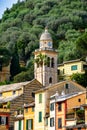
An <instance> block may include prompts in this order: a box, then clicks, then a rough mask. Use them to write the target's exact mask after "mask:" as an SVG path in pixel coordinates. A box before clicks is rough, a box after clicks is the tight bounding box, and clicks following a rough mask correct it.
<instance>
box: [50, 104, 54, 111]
mask: <svg viewBox="0 0 87 130" xmlns="http://www.w3.org/2000/svg"><path fill="white" fill-rule="evenodd" d="M50 110H51V111H53V110H54V103H51V104H50Z"/></svg>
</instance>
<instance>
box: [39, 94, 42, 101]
mask: <svg viewBox="0 0 87 130" xmlns="http://www.w3.org/2000/svg"><path fill="white" fill-rule="evenodd" d="M39 103H42V94H39Z"/></svg>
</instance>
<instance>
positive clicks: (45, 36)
mask: <svg viewBox="0 0 87 130" xmlns="http://www.w3.org/2000/svg"><path fill="white" fill-rule="evenodd" d="M40 40H51V41H52V38H51V35H50V33H49V32H48V30H47V28H45V31H44V32H43V33H42V35H41V37H40Z"/></svg>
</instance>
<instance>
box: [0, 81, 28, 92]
mask: <svg viewBox="0 0 87 130" xmlns="http://www.w3.org/2000/svg"><path fill="white" fill-rule="evenodd" d="M28 83H30V81H27V82H21V83H14V84H8V85H2V86H0V92H5V91H11V90H13V91H14V90H18V89H20V88H21V87H23V86H24V85H26V84H28Z"/></svg>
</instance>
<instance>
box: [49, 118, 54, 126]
mask: <svg viewBox="0 0 87 130" xmlns="http://www.w3.org/2000/svg"><path fill="white" fill-rule="evenodd" d="M53 126H54V118H50V127H53Z"/></svg>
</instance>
